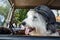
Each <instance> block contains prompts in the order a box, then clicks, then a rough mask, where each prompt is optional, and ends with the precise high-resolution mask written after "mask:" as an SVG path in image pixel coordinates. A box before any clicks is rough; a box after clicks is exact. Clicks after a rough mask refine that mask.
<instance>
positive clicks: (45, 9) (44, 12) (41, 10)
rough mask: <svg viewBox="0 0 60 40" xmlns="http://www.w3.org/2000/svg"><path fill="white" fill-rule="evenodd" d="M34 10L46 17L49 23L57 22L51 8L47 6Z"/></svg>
mask: <svg viewBox="0 0 60 40" xmlns="http://www.w3.org/2000/svg"><path fill="white" fill-rule="evenodd" d="M34 9H35V11H36V12H38V13H39V14H41V15H42V16H44V17H45V18H46V20H47V21H48V22H49V23H54V22H56V19H55V15H54V13H53V12H52V11H51V9H50V8H49V7H47V6H45V5H40V6H37V7H35V8H34Z"/></svg>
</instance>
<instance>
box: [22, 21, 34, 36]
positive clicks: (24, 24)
mask: <svg viewBox="0 0 60 40" xmlns="http://www.w3.org/2000/svg"><path fill="white" fill-rule="evenodd" d="M22 25H23V26H24V27H25V34H26V35H29V33H30V32H32V31H33V30H35V28H34V27H31V26H26V22H22Z"/></svg>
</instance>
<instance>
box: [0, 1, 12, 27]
mask: <svg viewBox="0 0 60 40" xmlns="http://www.w3.org/2000/svg"><path fill="white" fill-rule="evenodd" d="M10 8H11V6H10V4H9V2H8V0H0V27H1V26H4V27H5V26H6V19H7V15H8V13H9V10H10Z"/></svg>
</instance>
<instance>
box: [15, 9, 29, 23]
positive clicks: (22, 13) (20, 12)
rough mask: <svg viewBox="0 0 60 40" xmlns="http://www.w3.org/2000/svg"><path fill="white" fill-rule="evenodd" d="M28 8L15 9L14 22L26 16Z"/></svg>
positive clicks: (20, 20)
mask: <svg viewBox="0 0 60 40" xmlns="http://www.w3.org/2000/svg"><path fill="white" fill-rule="evenodd" d="M27 11H28V9H16V11H15V13H14V21H15V22H16V23H21V22H22V20H23V19H25V18H26V14H27Z"/></svg>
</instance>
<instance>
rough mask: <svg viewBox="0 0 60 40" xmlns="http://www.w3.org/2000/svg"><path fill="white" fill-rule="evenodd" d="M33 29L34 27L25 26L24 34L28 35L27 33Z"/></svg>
mask: <svg viewBox="0 0 60 40" xmlns="http://www.w3.org/2000/svg"><path fill="white" fill-rule="evenodd" d="M33 30H35V28H32V27H26V28H25V34H26V35H29V33H30V32H32V31H33Z"/></svg>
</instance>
